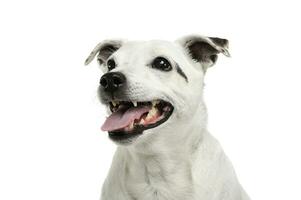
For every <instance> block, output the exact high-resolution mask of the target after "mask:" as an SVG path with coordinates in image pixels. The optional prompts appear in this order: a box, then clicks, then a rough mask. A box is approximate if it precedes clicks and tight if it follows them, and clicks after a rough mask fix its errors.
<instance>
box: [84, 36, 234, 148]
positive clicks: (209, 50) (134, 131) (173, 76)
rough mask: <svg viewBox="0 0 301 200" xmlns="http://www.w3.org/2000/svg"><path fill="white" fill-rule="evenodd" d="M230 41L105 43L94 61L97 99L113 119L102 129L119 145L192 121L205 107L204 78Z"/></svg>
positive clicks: (195, 39)
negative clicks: (99, 74)
mask: <svg viewBox="0 0 301 200" xmlns="http://www.w3.org/2000/svg"><path fill="white" fill-rule="evenodd" d="M227 48H228V41H227V40H226V39H220V38H212V37H202V36H187V37H184V38H182V39H180V40H177V41H176V42H167V41H122V40H107V41H103V42H101V43H99V44H98V45H97V46H96V47H95V48H94V50H93V51H92V52H91V54H90V56H89V57H88V58H87V60H86V62H85V64H86V65H87V64H89V63H90V62H91V61H92V60H93V59H94V58H95V57H97V61H98V63H99V64H100V67H101V69H102V71H103V72H104V74H103V76H102V77H101V79H100V85H99V90H98V92H99V98H100V100H101V102H102V103H103V104H104V105H105V106H106V107H107V108H108V114H109V117H108V118H107V119H106V121H105V122H104V124H103V125H102V130H103V131H108V133H109V137H110V138H111V139H112V140H113V141H115V142H116V143H118V144H130V143H132V142H133V141H136V139H138V138H139V140H147V138H148V137H149V135H156V134H159V133H162V132H163V133H164V132H172V131H171V130H175V129H177V128H179V127H180V126H183V125H184V124H187V123H188V121H189V120H190V119H191V118H192V117H193V115H194V114H195V112H197V108H198V106H199V104H200V103H201V102H202V90H203V76H204V74H205V72H206V70H207V68H209V67H211V66H212V65H214V64H215V62H216V60H217V56H218V54H219V53H222V54H224V55H226V56H229V53H228V50H227Z"/></svg>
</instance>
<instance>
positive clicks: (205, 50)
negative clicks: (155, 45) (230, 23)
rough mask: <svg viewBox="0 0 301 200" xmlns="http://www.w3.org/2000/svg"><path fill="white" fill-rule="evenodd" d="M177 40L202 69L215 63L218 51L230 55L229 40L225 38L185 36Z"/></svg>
mask: <svg viewBox="0 0 301 200" xmlns="http://www.w3.org/2000/svg"><path fill="white" fill-rule="evenodd" d="M177 42H179V43H180V44H181V45H182V46H183V47H184V48H185V49H186V50H187V51H188V53H189V55H190V56H191V58H192V59H194V60H195V61H197V62H200V63H201V64H202V66H203V69H204V71H206V70H207V68H208V67H211V66H213V65H214V64H215V63H216V60H217V55H218V54H219V53H222V54H224V55H225V56H227V57H230V53H229V51H228V43H229V42H228V40H226V39H221V38H217V37H205V36H186V37H184V38H181V39H179V40H178V41H177Z"/></svg>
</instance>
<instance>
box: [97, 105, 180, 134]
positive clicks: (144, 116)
mask: <svg viewBox="0 0 301 200" xmlns="http://www.w3.org/2000/svg"><path fill="white" fill-rule="evenodd" d="M109 106H110V110H111V111H112V114H111V115H110V116H109V117H107V119H106V121H105V122H104V124H103V125H102V127H101V130H103V131H108V132H109V136H110V138H111V139H113V140H124V139H129V138H131V137H134V136H137V135H139V134H141V133H142V132H143V131H144V130H146V129H150V128H155V127H157V126H159V125H161V124H163V123H164V122H166V121H167V120H168V118H169V117H170V116H171V114H172V112H173V109H174V108H173V106H172V104H171V103H169V102H166V101H163V100H154V101H150V102H131V101H119V102H117V101H111V102H110V103H109Z"/></svg>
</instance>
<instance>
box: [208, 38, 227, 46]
mask: <svg viewBox="0 0 301 200" xmlns="http://www.w3.org/2000/svg"><path fill="white" fill-rule="evenodd" d="M209 38H210V39H211V40H212V41H213V42H214V43H215V44H216V45H218V46H221V47H224V48H228V46H229V41H228V40H227V39H222V38H217V37H209Z"/></svg>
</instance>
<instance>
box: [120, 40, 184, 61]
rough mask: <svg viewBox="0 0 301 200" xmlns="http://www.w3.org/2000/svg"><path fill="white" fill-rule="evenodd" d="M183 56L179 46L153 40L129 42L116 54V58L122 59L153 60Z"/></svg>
mask: <svg viewBox="0 0 301 200" xmlns="http://www.w3.org/2000/svg"><path fill="white" fill-rule="evenodd" d="M179 54H181V48H180V46H179V45H177V44H175V43H173V42H169V41H164V40H151V41H129V42H126V43H124V44H123V46H122V47H121V48H120V49H119V50H118V52H116V56H118V57H119V58H120V59H123V58H124V59H130V58H131V57H132V58H144V59H148V58H152V57H156V56H168V57H174V56H178V55H179Z"/></svg>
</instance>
